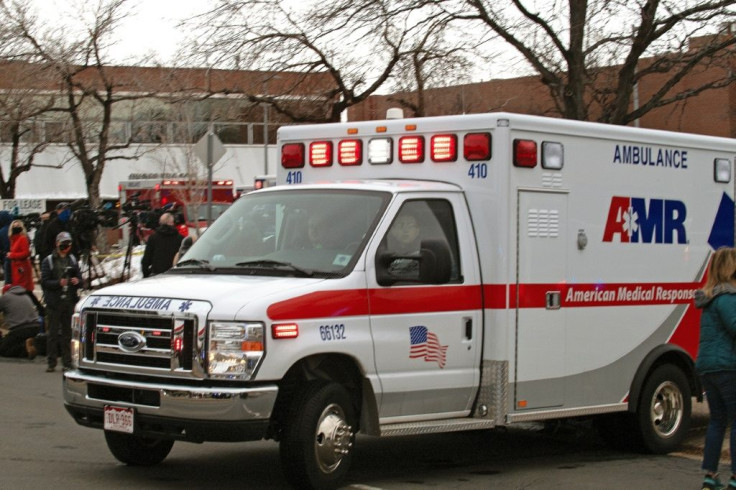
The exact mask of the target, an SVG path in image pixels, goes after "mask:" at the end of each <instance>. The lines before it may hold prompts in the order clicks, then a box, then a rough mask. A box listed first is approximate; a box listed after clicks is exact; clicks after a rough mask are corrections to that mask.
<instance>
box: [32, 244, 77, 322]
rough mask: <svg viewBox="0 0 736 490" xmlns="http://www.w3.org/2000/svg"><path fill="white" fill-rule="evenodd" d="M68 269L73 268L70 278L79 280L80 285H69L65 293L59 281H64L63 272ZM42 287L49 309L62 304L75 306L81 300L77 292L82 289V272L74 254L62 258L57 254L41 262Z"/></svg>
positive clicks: (53, 253)
mask: <svg viewBox="0 0 736 490" xmlns="http://www.w3.org/2000/svg"><path fill="white" fill-rule="evenodd" d="M66 267H70V268H71V270H70V272H69V277H72V276H73V277H76V278H77V279H79V284H78V285H77V286H73V285H72V284H69V285H68V286H67V288H66V291H64V289H63V288H62V287H61V284H59V281H60V280H61V279H64V274H63V271H64V269H65V268H66ZM41 287H42V288H43V296H44V298H45V299H46V306H48V307H49V308H54V307H55V306H57V305H58V304H59V303H61V302H66V303H71V304H75V303H76V302H77V300H78V299H79V295H78V294H77V290H78V289H79V288H81V287H82V272H81V270H80V268H79V262H77V258H76V257H75V256H74V255H73V254H69V255H67V256H66V257H61V256H59V254H58V253H57V252H52V253H51V254H50V255H48V256H46V258H45V259H44V260H43V261H42V262H41Z"/></svg>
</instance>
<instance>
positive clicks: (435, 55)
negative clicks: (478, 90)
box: [389, 16, 479, 117]
mask: <svg viewBox="0 0 736 490" xmlns="http://www.w3.org/2000/svg"><path fill="white" fill-rule="evenodd" d="M449 24H450V19H449V18H448V17H446V16H437V17H435V16H433V17H431V18H428V19H427V21H426V22H425V23H424V25H423V27H422V29H421V30H419V31H418V32H416V33H414V36H413V39H412V44H411V48H410V49H408V50H407V53H406V54H405V56H404V57H402V59H401V60H400V61H399V63H398V64H397V66H396V69H395V70H394V75H393V76H392V78H391V80H390V81H392V82H393V83H392V84H391V85H392V88H393V90H394V94H393V95H391V96H389V100H390V101H391V102H394V103H397V104H398V105H400V106H401V107H403V108H405V109H408V110H410V111H411V113H412V115H413V116H416V117H423V116H426V115H427V100H426V99H427V92H426V91H427V90H428V89H432V88H437V87H444V86H448V85H454V84H460V83H467V82H468V81H470V79H471V77H472V73H473V61H472V59H473V58H474V57H477V55H478V48H479V45H478V44H477V42H476V40H475V39H474V37H472V36H465V35H459V34H460V32H458V30H457V29H454V28H451V26H450V25H449Z"/></svg>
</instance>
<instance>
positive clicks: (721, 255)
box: [695, 248, 736, 490]
mask: <svg viewBox="0 0 736 490" xmlns="http://www.w3.org/2000/svg"><path fill="white" fill-rule="evenodd" d="M735 274H736V249H733V248H720V249H718V250H716V252H715V253H714V254H713V258H712V259H711V263H710V266H709V267H708V277H707V279H706V282H705V286H704V287H703V289H702V290H698V291H696V292H695V306H696V307H698V308H701V309H702V310H703V312H702V316H701V319H700V340H699V346H698V357H697V359H696V361H695V369H696V371H697V373H698V374H699V375H700V378H701V380H702V382H703V388H704V389H705V396H706V399H707V400H708V409H709V411H710V422H709V423H708V429H707V431H706V434H705V446H704V448H703V464H702V469H703V471H705V477H704V479H703V486H702V488H703V489H704V490H705V489H708V490H712V489H717V488H723V485H722V484H721V482H720V479H719V478H718V462H719V459H720V457H721V447H722V446H723V439H724V437H725V434H726V428H727V427H728V425H729V424H730V425H731V436H730V441H731V448H732V449H731V479H730V480H729V482H728V488H732V489H736V278H735V277H734V275H735Z"/></svg>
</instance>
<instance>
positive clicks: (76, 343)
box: [71, 313, 82, 368]
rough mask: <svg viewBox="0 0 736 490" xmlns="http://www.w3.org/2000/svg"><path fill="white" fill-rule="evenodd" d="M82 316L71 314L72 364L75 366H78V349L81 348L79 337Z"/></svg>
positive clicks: (80, 335)
mask: <svg viewBox="0 0 736 490" xmlns="http://www.w3.org/2000/svg"><path fill="white" fill-rule="evenodd" d="M81 332H82V318H81V315H80V314H79V313H75V314H74V315H72V346H71V349H72V366H73V367H75V368H77V367H79V358H80V355H81V353H80V349H81V348H82V343H81V342H80V339H81V338H82V333H81Z"/></svg>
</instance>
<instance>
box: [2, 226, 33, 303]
mask: <svg viewBox="0 0 736 490" xmlns="http://www.w3.org/2000/svg"><path fill="white" fill-rule="evenodd" d="M8 236H9V237H10V251H9V252H8V255H6V257H7V259H8V260H10V283H9V284H12V285H14V286H22V287H23V288H25V289H26V291H30V292H33V266H32V265H31V242H30V241H29V240H28V233H27V232H26V227H25V226H24V225H23V222H22V221H21V220H18V219H17V220H15V221H13V222H12V223H10V228H9V230H8Z"/></svg>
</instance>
